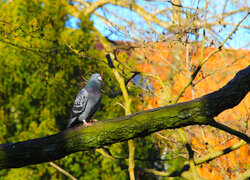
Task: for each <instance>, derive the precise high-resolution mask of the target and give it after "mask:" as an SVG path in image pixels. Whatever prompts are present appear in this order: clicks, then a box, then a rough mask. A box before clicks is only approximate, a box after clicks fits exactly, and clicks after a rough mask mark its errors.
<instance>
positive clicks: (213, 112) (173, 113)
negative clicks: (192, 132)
mask: <svg viewBox="0 0 250 180" xmlns="http://www.w3.org/2000/svg"><path fill="white" fill-rule="evenodd" d="M249 90H250V66H249V67H247V68H246V69H244V70H242V71H240V72H238V73H237V75H236V76H235V77H234V79H232V80H231V81H230V82H228V84H227V85H225V86H224V87H223V88H221V89H219V90H218V91H215V92H213V93H210V94H207V95H205V96H203V97H200V98H197V99H194V100H192V101H188V102H184V103H178V104H174V105H171V106H164V107H160V108H156V109H151V110H148V111H143V112H139V113H135V114H131V115H129V116H124V117H119V118H114V119H110V120H103V121H99V122H96V123H95V124H94V125H93V126H91V127H87V128H85V127H83V126H79V127H76V128H73V129H69V130H66V131H63V132H60V133H58V134H55V135H51V136H47V137H43V138H38V139H32V140H28V141H23V142H17V143H9V144H2V145H0V169H4V168H17V167H22V166H26V165H30V164H38V163H42V162H49V161H54V160H57V159H60V158H63V157H65V156H67V155H69V154H71V153H74V152H77V151H84V150H88V149H93V148H99V147H102V146H104V145H108V144H113V143H116V142H121V141H125V140H129V139H132V138H136V137H143V136H147V135H149V134H151V133H153V132H156V131H160V130H163V129H169V128H171V129H172V128H178V127H185V126H188V125H194V124H205V125H209V124H213V117H215V116H217V115H218V114H219V113H221V112H222V111H224V110H226V109H229V108H232V107H234V106H236V105H237V104H238V103H239V102H240V101H241V100H242V99H243V98H244V97H245V96H246V94H247V93H248V92H249ZM246 140H248V142H249V137H248V136H246Z"/></svg>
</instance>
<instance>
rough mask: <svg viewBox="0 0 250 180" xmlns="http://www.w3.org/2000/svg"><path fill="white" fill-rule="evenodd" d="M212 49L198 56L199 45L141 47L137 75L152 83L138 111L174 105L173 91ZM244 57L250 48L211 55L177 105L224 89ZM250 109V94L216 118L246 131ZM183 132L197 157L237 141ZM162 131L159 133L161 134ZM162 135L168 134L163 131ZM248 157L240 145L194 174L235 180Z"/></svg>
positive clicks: (195, 130)
mask: <svg viewBox="0 0 250 180" xmlns="http://www.w3.org/2000/svg"><path fill="white" fill-rule="evenodd" d="M215 49H216V48H213V47H210V48H205V49H204V54H203V57H202V55H201V54H202V48H201V47H200V46H190V45H188V46H184V45H177V44H171V45H169V44H164V43H158V44H155V45H153V46H149V47H146V48H142V49H140V50H139V51H138V52H137V53H139V54H140V55H141V56H144V57H145V59H146V60H145V61H144V62H142V63H140V64H138V71H142V72H144V73H148V74H153V76H150V78H149V80H150V82H151V85H152V87H151V88H150V90H149V91H152V92H153V93H154V95H148V96H145V97H144V100H145V101H146V102H147V105H146V106H143V105H140V106H139V108H143V109H151V108H156V107H159V106H163V105H166V104H171V103H173V102H174V101H175V99H176V97H177V95H178V93H179V92H180V91H181V90H182V89H183V88H184V87H185V86H186V84H187V83H188V82H189V81H190V78H191V76H192V74H193V73H194V70H195V68H196V67H197V66H198V64H199V63H200V62H201V61H203V59H204V57H207V56H208V55H209V54H210V53H212V52H213V51H214V50H215ZM249 59H250V51H249V50H234V49H224V50H223V51H222V52H220V53H216V54H215V55H213V56H211V57H210V58H209V59H208V60H207V62H206V63H205V64H204V65H203V67H202V69H201V70H200V71H199V73H198V74H197V76H196V78H195V80H194V81H193V83H192V85H191V86H189V87H188V88H187V89H186V90H185V91H184V93H183V94H182V96H181V97H180V98H179V100H178V102H185V101H189V100H192V99H194V98H197V97H200V96H203V95H205V94H207V93H210V92H213V91H216V90H218V89H219V88H221V87H223V86H224V85H225V84H226V83H227V82H228V81H229V80H230V79H232V78H233V76H234V75H235V73H237V72H238V71H239V70H240V69H243V68H245V67H246V66H248V65H249ZM156 77H160V79H161V81H162V82H163V84H161V83H159V80H157V78H156ZM166 93H168V94H167V95H166ZM166 98H168V99H166ZM232 98H234V97H232ZM249 107H250V95H249V94H248V95H247V97H246V98H245V99H244V100H243V101H242V102H241V103H240V104H239V105H238V106H236V107H234V108H233V109H230V110H227V111H224V112H223V113H221V114H220V115H219V116H218V117H216V119H215V120H216V121H218V122H220V123H222V124H226V125H228V126H230V127H232V128H234V129H236V130H238V131H241V132H245V133H247V131H248V119H249V110H250V109H249ZM185 130H186V131H188V133H186V134H187V137H188V140H189V143H190V144H191V146H192V148H193V150H194V151H195V154H196V156H197V157H200V156H203V155H205V154H207V153H209V152H216V151H220V150H223V149H225V148H227V147H229V146H231V145H234V144H236V143H237V142H239V139H238V138H236V137H234V136H232V135H230V134H227V133H225V132H222V131H221V130H218V129H215V128H211V127H205V126H204V127H203V130H204V135H202V130H201V127H199V126H192V127H187V128H186V129H185ZM161 133H162V134H164V132H161ZM165 135H166V136H167V133H165ZM206 142H207V143H206ZM248 157H249V148H248V147H247V145H245V146H243V147H241V148H239V149H238V150H236V151H233V152H231V153H229V154H227V155H224V156H221V157H219V158H217V159H215V160H213V161H211V162H209V163H204V164H201V165H199V166H198V173H199V175H200V176H201V177H203V178H206V179H217V180H218V179H224V178H225V177H228V178H230V179H234V178H235V177H236V176H237V175H238V174H239V173H243V172H244V171H246V170H247V169H248V168H249V164H250V160H249V158H248Z"/></svg>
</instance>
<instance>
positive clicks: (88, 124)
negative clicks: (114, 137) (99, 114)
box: [83, 122, 93, 127]
mask: <svg viewBox="0 0 250 180" xmlns="http://www.w3.org/2000/svg"><path fill="white" fill-rule="evenodd" d="M83 125H84V126H85V127H89V126H93V124H92V123H87V122H84V123H83Z"/></svg>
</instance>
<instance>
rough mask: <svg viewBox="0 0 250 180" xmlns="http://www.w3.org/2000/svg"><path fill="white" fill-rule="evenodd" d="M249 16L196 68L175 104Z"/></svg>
mask: <svg viewBox="0 0 250 180" xmlns="http://www.w3.org/2000/svg"><path fill="white" fill-rule="evenodd" d="M248 15H249V12H248V13H247V14H246V15H245V16H244V18H243V19H242V20H241V21H240V22H239V23H238V24H237V25H236V26H235V28H234V30H233V31H232V32H231V33H230V34H229V35H228V36H227V37H226V38H225V40H224V41H223V42H222V43H221V45H220V46H219V47H218V48H217V49H216V50H214V51H213V52H211V53H210V54H209V55H208V56H207V57H206V59H204V60H203V61H202V62H201V63H200V64H199V65H198V66H197V68H196V70H195V72H194V73H193V75H192V77H191V79H190V80H189V82H188V83H187V84H186V86H184V87H183V89H182V90H181V91H180V92H179V94H178V95H177V97H176V99H175V101H174V103H177V102H178V100H179V99H180V97H181V96H182V94H183V93H184V92H185V90H186V89H187V88H188V87H189V86H190V85H191V84H192V83H193V81H194V79H195V77H196V76H197V74H198V72H199V71H200V70H201V68H202V66H203V65H204V64H205V63H206V62H207V61H208V60H209V59H210V57H211V56H213V55H214V54H215V53H217V52H219V51H221V50H222V47H223V46H224V44H225V42H226V41H227V40H228V39H229V38H230V37H231V36H232V34H233V33H235V31H236V30H237V28H238V27H239V25H240V24H241V23H242V22H243V21H244V20H245V19H246V18H247V16H248Z"/></svg>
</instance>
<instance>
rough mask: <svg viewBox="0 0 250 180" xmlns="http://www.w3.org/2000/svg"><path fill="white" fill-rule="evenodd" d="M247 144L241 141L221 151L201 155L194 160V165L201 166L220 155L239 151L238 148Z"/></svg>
mask: <svg viewBox="0 0 250 180" xmlns="http://www.w3.org/2000/svg"><path fill="white" fill-rule="evenodd" d="M246 144H247V143H246V142H245V141H243V140H241V141H240V142H238V143H237V144H235V145H232V146H230V147H228V148H225V149H223V150H221V151H217V152H211V153H209V154H207V155H203V156H202V157H200V158H198V159H195V160H194V161H195V164H196V165H199V164H202V163H205V162H206V163H207V162H209V161H212V160H213V159H215V158H217V157H220V156H222V155H225V154H228V153H230V152H232V151H234V150H236V149H239V148H240V147H242V146H244V145H246Z"/></svg>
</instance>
